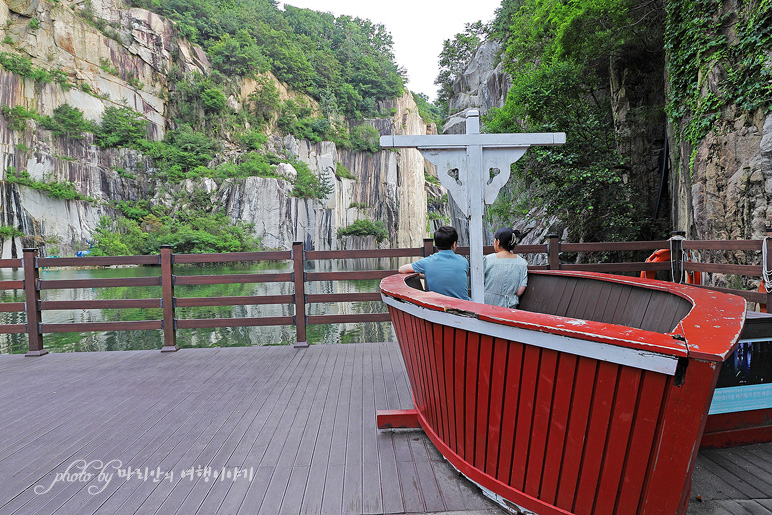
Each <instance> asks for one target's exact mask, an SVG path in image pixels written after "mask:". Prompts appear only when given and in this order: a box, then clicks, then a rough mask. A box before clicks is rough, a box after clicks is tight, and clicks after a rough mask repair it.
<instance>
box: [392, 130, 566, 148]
mask: <svg viewBox="0 0 772 515" xmlns="http://www.w3.org/2000/svg"><path fill="white" fill-rule="evenodd" d="M565 142H566V133H565V132H530V133H529V132H523V133H516V134H440V135H435V134H430V135H427V136H417V135H400V136H395V135H389V136H381V139H380V143H381V147H383V148H426V149H431V148H449V147H467V146H470V145H479V146H482V147H483V148H516V147H521V148H522V147H529V146H531V145H537V146H553V145H563V144H564V143H565Z"/></svg>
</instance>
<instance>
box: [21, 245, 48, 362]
mask: <svg viewBox="0 0 772 515" xmlns="http://www.w3.org/2000/svg"><path fill="white" fill-rule="evenodd" d="M22 252H23V255H22V266H23V267H24V295H25V297H26V302H25V311H26V313H27V337H28V339H29V351H28V352H27V354H26V356H44V355H46V354H48V351H47V350H45V349H44V348H43V333H41V332H40V323H41V320H42V315H41V313H40V289H39V288H38V280H39V279H40V270H39V269H38V267H37V257H38V249H23V251H22Z"/></svg>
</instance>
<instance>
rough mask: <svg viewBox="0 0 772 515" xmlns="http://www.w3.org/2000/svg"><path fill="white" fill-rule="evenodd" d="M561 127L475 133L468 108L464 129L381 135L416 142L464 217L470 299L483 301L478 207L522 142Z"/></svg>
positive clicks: (557, 136)
mask: <svg viewBox="0 0 772 515" xmlns="http://www.w3.org/2000/svg"><path fill="white" fill-rule="evenodd" d="M565 142H566V134H565V133H564V132H543V133H512V134H480V112H479V111H477V110H476V109H475V110H471V111H469V113H468V115H467V119H466V134H443V135H434V134H431V135H426V136H420V135H404V136H402V135H401V136H395V135H389V136H381V139H380V143H381V147H383V148H417V149H418V150H419V151H420V152H421V154H422V155H423V156H424V158H425V159H426V160H427V161H429V162H431V163H433V164H434V165H435V166H437V177H438V178H439V180H440V183H441V184H442V185H443V186H445V188H446V189H447V190H448V194H449V195H450V196H451V197H453V201H454V202H455V203H456V204H457V205H458V207H459V209H460V210H461V212H462V213H463V214H464V215H465V216H466V217H467V219H468V220H469V262H470V276H471V281H472V285H471V288H472V300H473V301H474V302H483V298H484V295H483V286H484V285H483V266H482V258H483V224H482V220H483V212H484V205H485V204H492V203H493V202H494V201H495V200H496V197H497V196H498V194H499V191H500V190H501V188H502V187H503V186H504V184H506V183H507V181H508V180H509V169H510V166H511V165H512V163H514V162H515V161H517V160H518V159H520V158H521V157H522V156H523V154H525V151H526V150H528V147H530V146H534V145H538V146H553V145H562V144H564V143H565Z"/></svg>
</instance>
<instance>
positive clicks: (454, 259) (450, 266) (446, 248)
mask: <svg viewBox="0 0 772 515" xmlns="http://www.w3.org/2000/svg"><path fill="white" fill-rule="evenodd" d="M456 242H458V233H457V232H456V230H455V229H454V228H453V227H450V226H447V225H446V226H443V227H440V228H439V229H437V230H436V231H435V232H434V246H435V247H437V250H439V252H437V253H436V254H432V255H431V256H427V257H425V258H422V259H419V260H418V261H416V262H415V263H413V264H408V265H402V266H401V267H399V273H401V274H412V273H414V272H418V273H419V274H423V275H424V277H425V278H426V289H427V290H429V291H433V292H437V293H441V294H443V295H448V296H450V297H457V298H459V299H464V300H469V287H468V281H469V262H468V261H467V260H466V258H464V257H462V256H459V255H458V254H456V252H455V250H456Z"/></svg>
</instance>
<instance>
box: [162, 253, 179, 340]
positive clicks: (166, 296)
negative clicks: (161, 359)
mask: <svg viewBox="0 0 772 515" xmlns="http://www.w3.org/2000/svg"><path fill="white" fill-rule="evenodd" d="M161 307H162V308H163V329H164V346H163V348H162V349H161V352H176V351H178V350H179V349H180V347H179V345H177V327H176V325H177V319H176V317H175V314H174V255H173V254H172V246H171V245H161Z"/></svg>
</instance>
